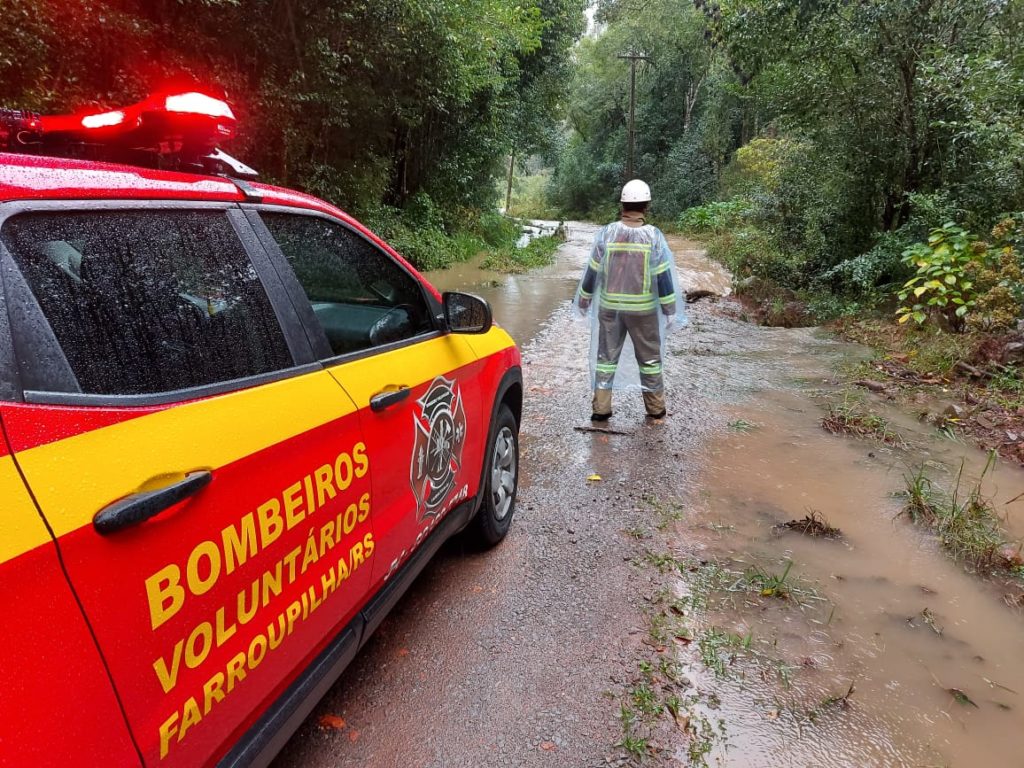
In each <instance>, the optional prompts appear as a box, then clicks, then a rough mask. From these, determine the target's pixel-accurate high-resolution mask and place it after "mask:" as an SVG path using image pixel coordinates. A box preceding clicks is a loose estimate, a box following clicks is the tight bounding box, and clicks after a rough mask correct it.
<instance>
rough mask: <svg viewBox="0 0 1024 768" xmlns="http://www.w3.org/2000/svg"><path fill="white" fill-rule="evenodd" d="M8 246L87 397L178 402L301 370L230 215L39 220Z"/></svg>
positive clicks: (90, 215)
mask: <svg viewBox="0 0 1024 768" xmlns="http://www.w3.org/2000/svg"><path fill="white" fill-rule="evenodd" d="M0 237H2V239H3V242H4V245H6V246H7V248H8V250H9V251H10V252H11V254H12V255H13V256H14V259H15V261H16V262H17V263H18V266H19V267H20V268H21V270H22V273H23V274H24V276H25V279H26V281H27V282H28V284H29V286H30V287H31V289H32V292H33V293H34V294H35V297H36V299H37V301H38V302H39V305H40V307H41V308H42V310H43V313H44V314H45V315H46V318H47V320H48V321H49V323H50V326H51V327H52V328H53V332H54V335H55V336H56V337H57V340H58V342H60V345H61V348H62V349H63V350H64V354H65V356H66V357H67V359H68V362H69V364H70V365H71V368H72V370H73V371H74V373H75V376H76V377H77V378H78V383H79V386H80V387H81V390H82V392H85V393H90V394H107V395H123V394H147V393H157V392H169V391H173V390H178V389H186V388H190V387H197V386H201V385H204V384H213V383H217V382H222V381H227V380H230V379H238V378H243V377H247V376H253V375H256V374H261V373H268V372H271V371H275V370H280V369H282V368H287V367H289V366H291V365H292V359H291V355H290V354H289V352H288V348H287V346H286V344H285V340H284V334H283V332H282V330H281V328H280V326H279V325H278V323H277V319H276V317H275V315H274V311H273V308H272V307H271V304H270V300H269V299H268V298H267V295H266V293H265V292H264V290H263V286H262V284H261V283H260V281H259V279H258V278H257V275H256V272H255V270H254V269H253V267H252V264H251V263H250V261H249V257H248V255H247V254H246V252H245V249H244V247H243V246H242V243H241V242H240V241H239V239H238V236H237V235H236V234H235V231H234V229H233V228H232V226H231V223H230V222H229V221H228V219H227V217H226V215H225V214H224V212H222V211H183V210H176V211H97V212H81V213H67V212H61V213H31V214H23V215H19V216H15V217H12V218H11V219H9V220H8V221H7V223H6V224H5V225H4V227H3V231H2V232H0Z"/></svg>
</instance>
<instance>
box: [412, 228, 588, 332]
mask: <svg viewBox="0 0 1024 768" xmlns="http://www.w3.org/2000/svg"><path fill="white" fill-rule="evenodd" d="M550 223H551V224H555V225H557V222H550ZM595 232H597V227H596V226H594V225H593V224H585V223H581V222H575V221H570V222H566V223H565V237H566V241H565V243H564V244H563V245H562V247H561V249H560V251H559V254H558V258H557V259H555V262H554V263H553V264H551V265H550V266H547V267H544V268H542V269H535V270H533V271H531V272H528V273H526V274H524V275H505V274H502V273H500V272H489V271H487V270H482V269H480V263H481V262H482V261H483V260H484V258H485V254H481V255H480V256H478V257H477V258H475V259H471V260H469V261H466V262H461V263H456V264H453V265H452V266H451V267H449V268H448V269H440V270H437V271H434V272H427V273H426V275H425V276H426V278H427V279H428V280H430V282H431V283H433V284H434V285H435V286H437V288H438V290H440V291H468V292H470V293H475V294H477V295H478V296H481V297H483V298H485V299H487V301H488V302H490V304H491V309H492V310H493V311H494V319H495V320H496V321H498V323H499V324H500V325H501V327H502V328H504V329H505V330H506V331H508V332H509V334H510V335H511V336H512V338H513V339H515V340H516V343H517V344H519V345H520V346H523V345H525V344H526V343H527V342H528V341H530V340H531V339H532V338H533V337H534V335H535V334H536V333H537V331H538V330H539V329H540V328H541V326H542V324H543V323H544V322H545V321H546V320H547V318H548V317H549V316H550V315H551V313H552V312H553V311H554V310H555V308H556V307H557V306H558V305H559V304H564V303H565V302H566V301H567V300H568V299H571V298H572V295H573V291H574V290H575V288H576V283H577V281H579V279H580V274H581V272H582V269H583V267H584V265H585V264H586V262H587V258H588V257H589V256H590V242H591V240H593V237H594V233H595Z"/></svg>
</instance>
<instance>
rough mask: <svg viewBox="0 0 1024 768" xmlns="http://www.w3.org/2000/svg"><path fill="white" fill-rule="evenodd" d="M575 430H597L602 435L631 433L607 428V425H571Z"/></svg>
mask: <svg viewBox="0 0 1024 768" xmlns="http://www.w3.org/2000/svg"><path fill="white" fill-rule="evenodd" d="M573 429H575V430H576V431H577V432H597V433H599V434H602V435H626V436H629V435H632V434H633V433H632V432H620V431H619V430H617V429H608V428H607V427H573Z"/></svg>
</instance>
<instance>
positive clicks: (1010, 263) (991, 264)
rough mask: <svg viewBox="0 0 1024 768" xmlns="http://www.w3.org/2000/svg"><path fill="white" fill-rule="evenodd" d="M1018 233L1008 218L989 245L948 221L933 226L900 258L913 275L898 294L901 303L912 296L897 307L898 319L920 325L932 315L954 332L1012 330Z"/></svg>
mask: <svg viewBox="0 0 1024 768" xmlns="http://www.w3.org/2000/svg"><path fill="white" fill-rule="evenodd" d="M1021 234H1022V227H1021V225H1020V224H1019V223H1018V221H1017V220H1015V219H1013V218H1012V217H1011V218H1007V219H1004V220H1003V221H1001V222H999V223H998V224H997V225H996V226H995V228H994V229H993V230H992V237H993V240H994V243H993V244H992V245H990V244H989V243H986V242H982V241H981V240H979V239H978V237H977V236H976V235H974V234H971V233H970V232H968V231H967V230H966V229H964V228H963V227H960V226H957V225H956V224H955V223H953V222H949V223H947V224H945V225H944V226H942V227H938V228H936V229H933V230H932V232H931V235H930V236H929V238H928V242H926V243H916V244H914V245H912V246H911V247H910V248H908V249H907V250H906V251H904V253H903V259H904V262H905V263H906V264H907V265H908V266H912V267H915V268H916V269H917V274H916V275H914V277H912V278H911V279H910V280H908V281H907V282H906V283H905V284H904V285H903V288H902V289H901V290H900V292H899V298H900V301H903V302H906V301H907V300H908V299H910V298H911V296H912V297H913V300H912V301H911V302H910V303H907V304H903V305H902V306H901V307H900V308H899V310H897V316H898V317H899V321H900V322H901V323H906V322H908V321H909V320H914V322H916V323H917V324H918V325H921V324H923V323H924V322H925V321H926V320H928V319H929V317H936V316H937V317H940V318H941V319H942V320H944V321H945V322H946V323H947V324H948V325H949V327H950V328H952V329H953V330H954V331H962V330H965V329H966V328H967V327H971V328H974V329H977V330H986V331H999V330H1006V329H1008V328H1011V327H1012V326H1013V325H1014V324H1015V323H1016V320H1017V317H1018V316H1019V314H1020V307H1021V300H1022V299H1024V277H1022V273H1021V263H1020V262H1021V257H1020V254H1019V252H1018V251H1017V249H1016V247H1015V246H1016V243H1018V242H1020V240H1021Z"/></svg>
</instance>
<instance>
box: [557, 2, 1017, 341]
mask: <svg viewBox="0 0 1024 768" xmlns="http://www.w3.org/2000/svg"><path fill="white" fill-rule="evenodd" d="M599 19H600V20H601V21H602V22H603V23H604V24H605V25H606V26H605V29H604V32H603V34H601V35H600V36H598V37H597V38H596V39H593V40H588V41H586V42H585V44H584V45H583V46H582V47H581V49H580V52H579V67H578V70H577V73H576V76H575V82H574V86H573V88H572V90H571V92H570V101H569V109H568V115H569V121H570V127H571V131H570V134H569V137H568V138H567V141H566V145H565V147H564V148H563V151H562V152H561V154H560V155H559V158H558V165H557V167H556V169H555V173H554V176H553V179H552V184H551V197H552V200H553V201H554V202H556V203H557V204H558V205H560V206H561V207H562V208H563V209H564V210H566V211H572V212H577V213H590V214H593V215H597V216H599V218H602V219H603V218H606V217H607V216H609V215H610V213H611V209H612V208H613V199H614V198H613V194H614V192H615V190H616V188H617V186H618V184H619V183H620V181H621V179H622V176H623V173H624V164H625V158H626V120H627V115H628V93H627V91H628V85H627V84H628V80H629V78H628V68H627V63H626V62H624V61H621V60H619V59H617V58H616V56H617V55H618V54H620V53H622V52H623V51H625V50H628V49H634V50H640V51H643V52H646V53H648V54H650V55H651V57H652V63H650V64H644V65H642V66H641V67H640V70H639V80H638V107H637V151H636V175H638V176H640V177H642V178H645V179H647V180H648V181H650V182H651V183H652V186H653V188H654V195H655V207H654V213H655V215H656V216H658V217H659V218H660V219H661V220H676V221H677V222H678V224H679V226H680V227H681V228H683V229H684V230H686V231H688V232H691V233H694V234H695V235H698V236H700V237H702V238H706V239H707V240H708V242H709V246H710V249H711V253H712V254H713V255H715V256H716V257H718V258H720V259H721V260H722V261H723V262H725V263H726V264H728V265H729V266H730V267H731V268H732V270H733V271H734V273H735V274H736V276H737V280H738V281H739V282H740V284H741V286H744V281H747V280H748V279H750V278H753V279H754V280H755V281H756V282H757V285H758V290H759V292H760V293H761V294H762V295H761V296H759V297H757V298H756V301H757V303H758V304H759V305H760V306H761V310H762V311H761V312H760V314H759V319H761V320H762V321H763V322H767V323H775V322H780V323H782V324H787V325H788V324H807V323H810V322H821V321H823V320H828V319H831V318H834V317H837V316H842V315H847V314H853V313H859V312H862V311H863V310H864V309H865V307H875V306H880V307H882V308H883V309H886V310H888V309H889V308H890V307H889V306H887V305H886V303H887V302H891V301H892V300H893V298H894V295H895V294H896V293H898V292H899V291H900V290H901V288H902V287H903V286H904V285H905V284H906V283H907V281H908V280H915V279H916V278H917V277H920V278H921V279H920V280H917V281H916V282H913V283H911V284H910V285H909V286H908V290H909V292H910V294H909V295H910V296H913V294H914V292H915V291H917V290H918V289H920V288H924V290H923V291H922V292H921V294H920V295H919V296H917V297H915V298H916V299H920V301H915V302H913V303H911V304H908V305H907V307H908V309H909V313H905V314H909V317H910V318H912V319H913V320H915V321H920V319H921V316H922V313H923V314H924V315H925V316H927V317H931V316H935V317H939V316H940V315H941V316H943V317H945V319H946V322H945V324H946V325H947V326H948V327H949V328H950V329H951V330H959V326H961V325H966V326H969V327H970V326H973V325H974V324H973V323H972V322H971V320H970V315H971V314H972V313H973V314H975V315H976V318H977V326H978V327H983V328H986V329H990V330H991V329H997V328H1001V327H1007V326H1008V324H1011V323H1012V321H1013V320H1014V319H1015V318H1016V316H1017V314H1018V311H1019V303H1016V302H1019V299H1020V296H1019V293H1020V278H1019V276H1018V275H1019V268H1020V263H1019V262H1020V254H1019V250H1016V251H1014V250H1012V249H1011V250H1010V251H1008V250H1006V249H1005V247H1004V246H1002V245H1000V244H999V243H998V240H999V239H1000V238H998V237H995V236H993V238H992V240H991V242H990V245H991V247H988V248H987V249H986V252H985V258H982V259H974V258H970V259H968V262H977V266H976V268H974V267H972V269H976V271H977V273H978V274H977V275H971V274H970V270H968V274H966V275H964V276H962V277H961V275H959V274H958V271H959V270H958V269H957V268H956V267H955V265H954V268H953V269H951V270H950V271H945V270H942V271H941V272H936V273H933V274H922V275H920V276H919V275H917V274H916V271H917V270H918V269H919V267H918V266H917V262H918V261H922V260H924V261H929V260H930V259H931V257H932V256H935V255H936V252H937V251H941V250H943V245H944V243H945V242H946V241H947V240H950V239H951V240H952V241H955V242H980V240H981V239H982V238H980V237H979V238H978V240H977V241H958V240H957V238H961V237H968V236H969V235H970V233H988V232H989V231H990V230H991V229H992V227H993V225H994V224H997V223H999V222H1002V221H1003V220H1004V217H1005V214H1006V212H1013V211H1021V210H1024V166H1022V165H1021V164H1020V162H1019V157H1020V156H1021V151H1022V149H1024V59H1022V57H1021V56H1020V48H1019V40H1020V39H1021V38H1022V37H1024V2H1021V1H1020V0H982V2H969V1H968V0H868V1H866V2H858V3H850V2H845V0H826V1H825V2H815V3H808V2H800V3H765V2H761V1H760V0H719V2H715V3H711V2H706V0H693V2H677V1H676V0H649V1H645V2H643V3H639V2H638V1H637V0H602V2H601V3H600V12H599ZM947 225H948V226H947ZM1003 227H1004V224H1003V223H999V225H998V226H997V229H999V228H1003ZM936 231H939V232H940V233H942V232H944V233H945V234H939V238H940V239H942V242H939V241H936V240H935V239H934V238H935V237H936V234H935V232H936ZM957 231H962V232H964V233H966V234H965V235H963V236H961V235H958V234H956V232H957ZM1017 231H1018V232H1019V227H1018V228H1017ZM986 237H987V236H986ZM929 238H932V241H931V242H929ZM1014 238H1015V239H1017V240H1018V241H1019V234H1017V235H1014ZM973 247H974V246H973V245H969V247H968V248H967V251H968V252H970V251H971V250H972V248H973ZM925 250H927V252H928V258H923V257H925V255H926V254H925ZM938 255H939V259H940V260H941V259H942V258H944V256H943V255H942V254H938ZM965 266H966V265H965ZM930 268H931V267H930V266H929V267H926V268H925V269H926V270H927V269H930ZM982 272H985V273H986V274H985V276H984V277H982V276H981V273H982ZM936 275H939V277H938V278H936ZM935 279H938V281H939V283H938V285H936V284H935V283H934V282H933V281H934V280H935ZM954 279H955V282H954ZM965 283H973V285H972V286H965V285H964V284H965ZM773 289H774V290H775V291H776V292H775V293H772V291H773ZM957 291H967V292H973V293H974V294H977V296H968V297H958V296H956V292H957ZM982 294H987V296H986V298H985V299H984V300H982V299H981V295H982ZM958 298H962V299H963V301H964V304H958V303H956V301H955V299H958ZM1011 299H1015V300H1016V302H1011ZM971 301H974V302H975V303H973V304H969V302H971ZM943 302H945V303H943ZM773 303H774V304H775V305H776V306H774V307H773V306H772V304H773ZM796 304H800V305H803V308H804V311H803V312H802V313H799V314H798V313H797V312H796V307H795V305H796ZM917 304H920V305H921V306H920V307H916V306H915V305H917ZM785 305H790V306H789V307H788V308H786V307H785ZM965 305H967V309H961V307H963V306H965ZM947 308H948V311H947ZM958 311H959V312H960V314H959V315H957V312H958ZM961 321H963V322H961Z"/></svg>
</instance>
